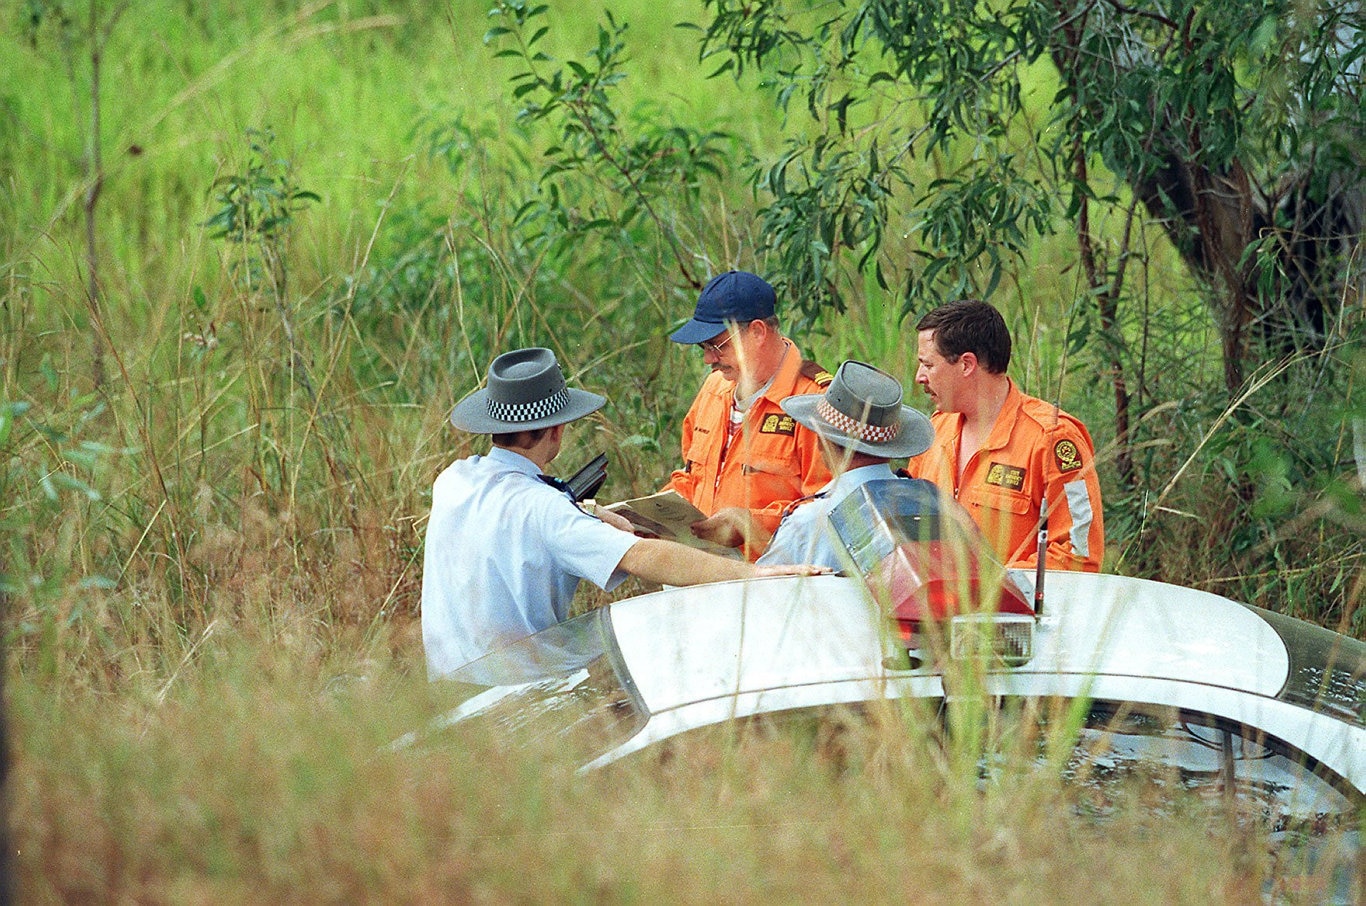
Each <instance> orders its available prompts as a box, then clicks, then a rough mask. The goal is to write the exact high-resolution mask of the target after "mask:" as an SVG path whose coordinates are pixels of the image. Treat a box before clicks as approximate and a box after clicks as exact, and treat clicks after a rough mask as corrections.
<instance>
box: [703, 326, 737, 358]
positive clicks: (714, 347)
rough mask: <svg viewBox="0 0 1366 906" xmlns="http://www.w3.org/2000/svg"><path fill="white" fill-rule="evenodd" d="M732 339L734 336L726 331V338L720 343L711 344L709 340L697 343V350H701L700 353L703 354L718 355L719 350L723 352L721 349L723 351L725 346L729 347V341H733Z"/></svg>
mask: <svg viewBox="0 0 1366 906" xmlns="http://www.w3.org/2000/svg"><path fill="white" fill-rule="evenodd" d="M733 339H735V334H733V333H730V332H729V331H727V332H726V338H725V339H724V340H722V341H721V342H720V343H713V342H711V341H710V340H707V341H704V342H701V343H698V344H697V348H698V349H700V350H702V352H704V353H707V352H711V353H715V354H718V355H719V354H720V352H721V350H723V349H725V348H726V347H727V346H729V345H730V341H731V340H733Z"/></svg>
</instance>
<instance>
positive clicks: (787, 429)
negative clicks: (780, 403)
mask: <svg viewBox="0 0 1366 906" xmlns="http://www.w3.org/2000/svg"><path fill="white" fill-rule="evenodd" d="M796 432H797V422H796V420H795V419H793V418H792V416H790V415H788V414H786V413H784V414H782V415H778V414H776V413H774V414H773V415H766V416H764V420H763V423H762V424H760V425H759V433H760V434H786V435H787V436H788V437H791V436H792V435H793V434H795V433H796Z"/></svg>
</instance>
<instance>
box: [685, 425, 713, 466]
mask: <svg viewBox="0 0 1366 906" xmlns="http://www.w3.org/2000/svg"><path fill="white" fill-rule="evenodd" d="M710 440H711V435H709V434H694V435H693V436H692V438H691V440H690V441H689V443H688V449H687V451H686V452H685V453H684V454H683V465H684V467H685V468H686V469H687V470H688V471H689V472H698V471H701V469H702V464H703V463H705V462H706V461H707V446H708V441H710Z"/></svg>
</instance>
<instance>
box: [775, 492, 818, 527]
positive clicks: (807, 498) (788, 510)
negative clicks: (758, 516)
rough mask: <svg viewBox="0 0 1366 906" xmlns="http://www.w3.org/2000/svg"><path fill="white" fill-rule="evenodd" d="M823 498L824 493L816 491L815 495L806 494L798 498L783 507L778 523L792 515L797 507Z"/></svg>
mask: <svg viewBox="0 0 1366 906" xmlns="http://www.w3.org/2000/svg"><path fill="white" fill-rule="evenodd" d="M824 496H825V492H824V491H817V492H816V493H815V494H807V495H806V496H805V497H798V498H797V499H796V500H794V501H792V502H791V503H789V504H788V505H787V506H785V507H783V512H782V515H781V516H780V517H779V519H778V521H779V522H781V521H782V520H783V519H786V518H787V517H788V516H790V515H792V513H793V512H794V511H795V510H796V509H797V507H799V506H801V505H802V504H803V503H810V502H811V501H812V500H819V499H821V498H822V497H824Z"/></svg>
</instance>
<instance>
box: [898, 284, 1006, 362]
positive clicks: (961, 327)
mask: <svg viewBox="0 0 1366 906" xmlns="http://www.w3.org/2000/svg"><path fill="white" fill-rule="evenodd" d="M915 329H916V330H917V331H921V330H932V331H934V345H935V348H936V349H938V350H939V354H940V355H942V356H943V357H944V358H946V359H948V360H949V361H951V362H956V361H958V357H959V356H961V355H962V354H963V353H965V352H970V353H972V354H973V355H975V356H977V361H978V363H979V364H980V365H981V366H982V367H983V368H984V369H986V371H987V372H988V373H989V374H1003V373H1004V372H1005V370H1006V368H1007V367H1008V366H1009V365H1010V328H1008V327H1006V319H1005V318H1003V317H1001V313H1000V312H999V311H997V310H996V309H995V308H994V307H993V306H992V305H990V304H989V303H987V302H982V301H980V300H978V299H960V300H958V301H957V302H950V303H948V304H947V305H941V306H939V307H938V308H936V309H934V310H933V311H931V312H930V313H929V314H927V315H925V317H923V318H921V319H920V323H918V324H916V325H915Z"/></svg>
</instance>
